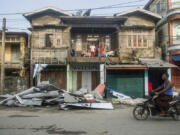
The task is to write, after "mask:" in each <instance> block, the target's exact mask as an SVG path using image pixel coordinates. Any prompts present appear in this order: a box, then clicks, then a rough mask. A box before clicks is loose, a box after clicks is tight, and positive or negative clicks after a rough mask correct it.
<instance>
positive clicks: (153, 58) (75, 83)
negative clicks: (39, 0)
mask: <svg viewBox="0 0 180 135" xmlns="http://www.w3.org/2000/svg"><path fill="white" fill-rule="evenodd" d="M24 17H25V18H26V19H27V20H28V21H29V22H30V23H31V26H32V28H31V31H32V36H31V57H30V59H31V84H33V85H36V84H38V83H40V82H46V83H54V84H55V85H56V86H57V87H58V88H61V89H65V90H67V91H71V92H75V91H76V90H78V89H80V88H86V89H87V90H88V91H92V90H94V89H95V88H96V86H98V84H100V83H105V84H106V86H107V87H108V88H111V89H114V90H115V91H118V92H121V93H124V94H127V95H129V96H136V97H143V96H144V95H146V94H148V84H149V83H152V85H153V88H155V87H157V86H158V85H159V79H158V78H161V74H162V72H164V71H168V72H169V73H170V70H169V68H170V67H174V65H172V64H169V63H168V62H164V61H163V60H161V59H162V58H161V54H162V52H163V50H162V49H161V48H158V47H156V39H155V26H156V23H157V22H158V21H159V20H160V19H161V16H160V15H158V14H155V13H152V12H150V11H147V10H144V9H139V8H138V9H133V10H129V11H126V12H122V13H118V14H115V15H114V16H74V15H73V14H71V13H69V12H66V11H63V10H60V9H57V8H54V7H47V8H43V9H40V10H36V11H32V12H29V13H26V14H24ZM157 82H158V83H157ZM107 96H108V97H111V96H112V95H111V94H110V93H109V92H108V91H107Z"/></svg>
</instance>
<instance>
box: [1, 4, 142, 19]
mask: <svg viewBox="0 0 180 135" xmlns="http://www.w3.org/2000/svg"><path fill="white" fill-rule="evenodd" d="M141 1H144V0H135V1H130V2H123V3H119V4H114V5H108V6H103V7H95V8H83V9H70V10H64V11H79V10H88V9H91V10H102V9H112V8H120V7H135V6H136V7H137V6H144V5H142V4H141V5H127V6H119V5H125V4H133V3H137V2H141ZM22 14H24V12H16V13H0V15H22Z"/></svg>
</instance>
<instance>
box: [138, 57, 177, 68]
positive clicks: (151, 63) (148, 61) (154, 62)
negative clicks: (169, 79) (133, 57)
mask: <svg viewBox="0 0 180 135" xmlns="http://www.w3.org/2000/svg"><path fill="white" fill-rule="evenodd" d="M139 62H140V64H142V65H145V66H147V67H148V68H173V67H177V66H176V65H173V64H171V63H169V62H166V61H163V60H160V59H152V58H139Z"/></svg>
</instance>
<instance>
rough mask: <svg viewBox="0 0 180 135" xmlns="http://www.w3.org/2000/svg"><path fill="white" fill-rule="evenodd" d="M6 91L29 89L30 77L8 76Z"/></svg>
mask: <svg viewBox="0 0 180 135" xmlns="http://www.w3.org/2000/svg"><path fill="white" fill-rule="evenodd" d="M4 82H5V89H4V92H5V93H11V92H19V91H23V90H25V89H27V86H28V79H26V78H21V77H13V76H8V77H5V80H4Z"/></svg>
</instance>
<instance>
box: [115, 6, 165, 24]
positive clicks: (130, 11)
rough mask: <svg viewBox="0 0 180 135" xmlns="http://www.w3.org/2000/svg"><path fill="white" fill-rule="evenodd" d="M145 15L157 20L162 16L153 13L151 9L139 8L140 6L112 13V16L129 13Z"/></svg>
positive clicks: (128, 14) (127, 14)
mask: <svg viewBox="0 0 180 135" xmlns="http://www.w3.org/2000/svg"><path fill="white" fill-rule="evenodd" d="M136 14H137V15H145V16H148V17H151V18H152V19H154V20H155V21H159V20H160V19H161V18H162V17H161V16H160V15H158V14H156V13H153V12H151V11H148V10H145V9H141V8H135V9H131V10H128V11H124V12H121V13H117V14H114V16H130V15H136Z"/></svg>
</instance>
